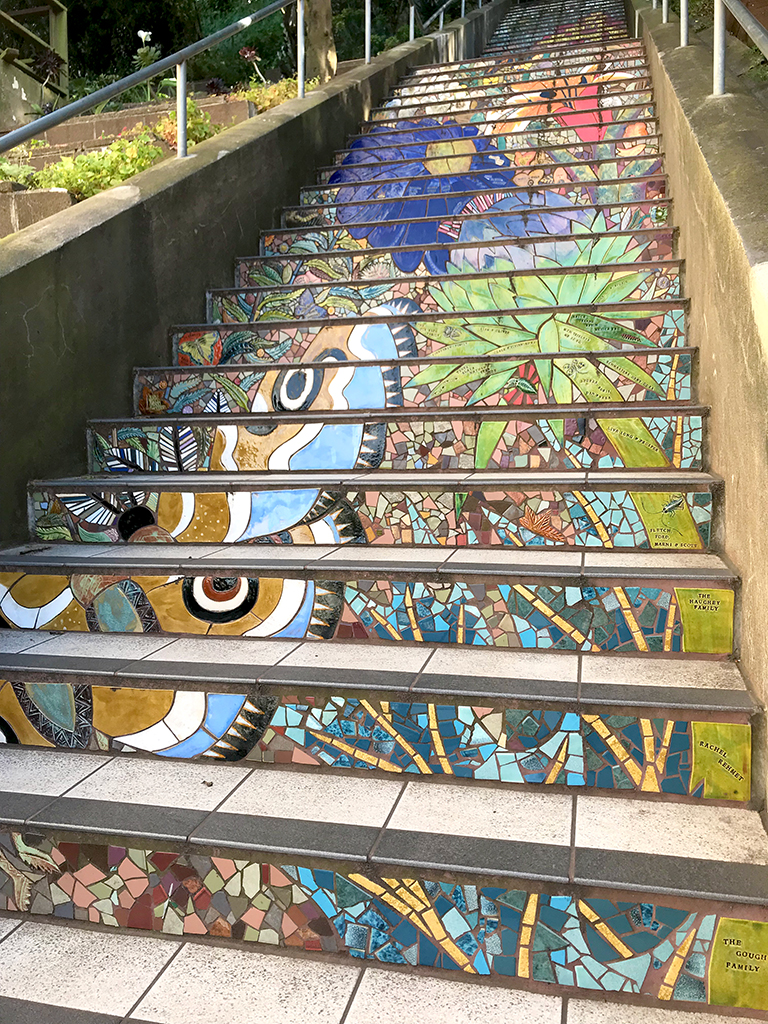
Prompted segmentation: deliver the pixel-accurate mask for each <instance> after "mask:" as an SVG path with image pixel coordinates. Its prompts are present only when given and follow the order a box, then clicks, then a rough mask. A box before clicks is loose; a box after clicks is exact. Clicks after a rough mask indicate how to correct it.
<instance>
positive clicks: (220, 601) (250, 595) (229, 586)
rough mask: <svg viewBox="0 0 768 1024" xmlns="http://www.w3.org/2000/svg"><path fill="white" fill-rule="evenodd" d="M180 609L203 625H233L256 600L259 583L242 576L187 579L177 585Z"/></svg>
mask: <svg viewBox="0 0 768 1024" xmlns="http://www.w3.org/2000/svg"><path fill="white" fill-rule="evenodd" d="M181 593H182V597H183V599H184V607H185V608H186V609H187V611H188V612H189V613H190V614H191V615H194V616H195V617H196V618H198V619H202V620H203V622H235V621H236V620H237V619H239V618H240V617H241V616H243V615H247V614H248V612H250V611H251V609H252V608H253V606H254V605H255V604H256V600H257V598H258V596H259V581H258V580H252V579H246V578H245V577H244V576H241V577H234V576H231V577H230V576H188V577H187V578H186V579H185V580H184V582H183V583H182V585H181Z"/></svg>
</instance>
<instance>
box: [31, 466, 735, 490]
mask: <svg viewBox="0 0 768 1024" xmlns="http://www.w3.org/2000/svg"><path fill="white" fill-rule="evenodd" d="M721 483H722V480H721V478H720V477H718V476H716V475H715V474H712V473H705V472H700V471H696V470H674V471H670V472H664V473H658V472H657V473H654V472H653V471H652V470H651V471H643V473H642V474H637V473H633V472H632V471H631V470H630V471H625V472H617V471H616V470H606V471H605V472H601V473H600V474H599V475H598V474H595V473H587V472H578V471H574V472H570V473H568V472H566V473H558V472H552V473H537V472H536V471H535V470H519V471H509V470H498V471H496V472H493V473H488V472H487V471H485V470H473V471H470V472H467V471H465V470H456V471H454V472H445V471H443V472H435V473H430V474H429V476H428V477H427V478H425V477H424V474H423V472H422V471H421V470H418V469H414V470H390V471H389V472H382V471H380V470H367V471H365V472H356V471H347V472H344V471H338V470H336V471H334V470H325V471H323V470H295V471H291V472H280V471H278V470H268V471H265V472H263V473H252V472H243V473H216V472H210V473H206V474H205V476H204V478H202V479H201V476H200V474H199V473H173V474H157V473H125V474H121V473H101V474H91V475H89V476H75V477H57V478H53V479H50V480H32V481H30V484H29V487H30V489H33V488H41V487H46V488H56V489H58V490H61V491H63V490H64V489H65V488H66V489H67V490H70V489H71V490H72V491H79V490H81V489H82V490H89V489H91V490H92V489H94V488H97V487H105V488H108V489H109V490H116V489H118V488H120V487H125V488H127V489H129V490H132V491H137V490H144V489H147V490H157V491H167V490H173V491H175V490H182V489H184V490H187V489H188V490H193V491H211V490H226V491H251V490H263V489H267V490H271V489H272V488H274V487H279V488H280V489H281V490H282V489H287V490H292V489H294V488H296V489H303V488H306V487H313V486H315V487H350V488H354V487H356V486H360V487H370V488H371V489H379V488H382V489H387V490H388V489H397V490H399V489H406V490H409V489H414V490H420V489H427V490H438V489H439V490H446V491H453V490H455V491H463V490H464V489H465V488H466V487H472V488H478V487H483V486H490V487H493V488H513V487H537V486H539V487H543V488H546V489H547V490H557V489H559V488H574V487H577V488H578V487H586V486H588V485H589V486H591V487H592V488H595V489H599V490H606V491H610V490H613V489H615V488H624V489H627V488H631V487H633V486H635V487H642V488H643V490H649V491H650V490H663V491H667V490H670V489H673V488H675V487H686V488H690V489H693V488H700V489H702V490H706V489H710V488H713V487H717V486H719V485H720V484H721Z"/></svg>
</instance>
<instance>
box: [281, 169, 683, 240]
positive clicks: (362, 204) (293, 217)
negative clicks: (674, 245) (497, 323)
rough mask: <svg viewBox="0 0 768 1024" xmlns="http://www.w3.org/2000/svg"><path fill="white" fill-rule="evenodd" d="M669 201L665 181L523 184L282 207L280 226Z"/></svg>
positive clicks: (661, 178) (351, 191)
mask: <svg viewBox="0 0 768 1024" xmlns="http://www.w3.org/2000/svg"><path fill="white" fill-rule="evenodd" d="M419 187H421V183H419ZM346 191H348V192H349V194H350V195H351V196H352V197H354V195H355V193H357V192H358V191H359V189H354V188H352V187H350V186H347V187H346V188H345V189H342V190H341V195H342V196H343V195H344V194H345V192H346ZM545 196H546V198H545ZM666 197H667V188H666V178H665V177H664V176H653V177H651V178H637V179H634V178H631V179H629V180H627V181H621V182H619V183H616V184H610V183H608V182H600V183H595V184H584V183H583V182H567V183H565V184H554V183H553V184H552V185H546V184H543V185H521V186H519V187H515V188H504V189H501V190H486V191H484V192H483V191H478V192H477V193H474V192H446V193H444V194H443V195H432V194H430V193H429V192H427V191H423V190H422V191H420V192H416V193H415V194H414V195H406V196H397V195H395V196H394V197H393V198H392V199H389V198H383V199H376V200H372V199H369V200H365V199H364V200H359V201H358V200H355V199H354V198H351V199H350V200H349V201H348V202H342V201H339V202H338V203H330V204H328V205H326V206H294V207H284V209H283V214H282V217H281V227H284V228H285V227H305V226H309V227H334V226H336V225H338V226H344V225H349V224H352V225H355V227H356V229H357V230H360V229H359V227H358V225H367V224H370V223H371V221H377V215H378V218H379V220H382V221H384V222H385V223H388V222H389V223H391V222H393V221H394V222H397V221H401V220H406V221H407V222H408V223H409V224H410V223H414V222H415V223H418V222H419V221H423V220H432V219H434V218H437V217H441V218H450V217H451V216H453V215H456V216H464V217H466V216H471V215H473V214H474V215H477V213H478V212H485V211H486V210H491V209H492V208H493V207H496V206H499V205H502V204H503V205H505V206H506V208H507V209H514V208H518V209H520V208H523V207H525V208H529V207H534V208H537V207H542V206H558V205H559V206H562V207H568V206H576V207H578V208H583V209H585V211H586V210H588V209H589V208H590V207H596V206H606V205H613V204H619V203H657V202H659V201H663V200H664V199H666ZM645 226H648V227H650V226H651V225H650V224H649V225H645ZM553 234H554V232H553Z"/></svg>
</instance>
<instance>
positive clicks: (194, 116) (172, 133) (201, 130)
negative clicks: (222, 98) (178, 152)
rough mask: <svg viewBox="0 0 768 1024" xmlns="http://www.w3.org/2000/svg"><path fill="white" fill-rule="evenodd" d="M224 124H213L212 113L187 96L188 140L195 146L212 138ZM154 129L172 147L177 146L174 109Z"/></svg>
mask: <svg viewBox="0 0 768 1024" xmlns="http://www.w3.org/2000/svg"><path fill="white" fill-rule="evenodd" d="M223 127H224V126H223V125H220V124H211V115H210V114H208V113H207V112H206V111H204V110H201V109H200V107H199V106H198V105H197V103H195V101H194V100H193V99H192V98H191V97H188V98H187V142H188V143H189V145H191V146H194V145H195V144H196V143H198V142H205V140H206V139H212V138H213V136H214V135H218V133H219V132H220V131H221V130H222V128H223ZM153 131H154V133H155V134H156V135H158V136H159V137H160V138H161V139H162V140H163V141H164V142H165V143H167V144H168V145H169V146H170V147H171V148H172V149H175V148H176V111H175V110H174V111H172V112H171V113H170V114H168V115H167V116H166V117H164V118H163V119H162V120H161V121H158V122H157V124H156V125H155V126H154V128H153Z"/></svg>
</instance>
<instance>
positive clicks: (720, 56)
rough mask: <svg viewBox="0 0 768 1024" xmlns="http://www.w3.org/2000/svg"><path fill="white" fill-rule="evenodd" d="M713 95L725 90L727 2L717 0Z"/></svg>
mask: <svg viewBox="0 0 768 1024" xmlns="http://www.w3.org/2000/svg"><path fill="white" fill-rule="evenodd" d="M712 58H713V59H712V95H713V96H722V95H723V94H724V92H725V4H724V3H723V0H715V39H714V44H713V50H712Z"/></svg>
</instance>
